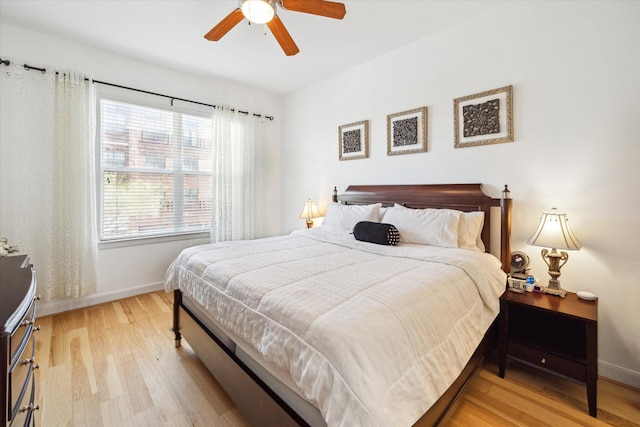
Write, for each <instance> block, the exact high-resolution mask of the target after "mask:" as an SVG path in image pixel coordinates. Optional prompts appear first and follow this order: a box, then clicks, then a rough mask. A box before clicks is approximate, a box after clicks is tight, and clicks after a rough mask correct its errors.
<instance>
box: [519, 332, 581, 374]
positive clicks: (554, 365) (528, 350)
mask: <svg viewBox="0 0 640 427" xmlns="http://www.w3.org/2000/svg"><path fill="white" fill-rule="evenodd" d="M508 346H509V349H508V350H507V353H508V354H509V356H511V357H515V358H516V359H520V360H523V361H525V362H528V363H531V364H533V365H536V366H539V367H541V368H545V369H549V370H551V371H554V372H558V373H560V374H562V375H566V376H567V377H570V378H573V379H576V380H578V381H582V382H585V381H586V380H587V367H586V365H585V364H583V363H580V362H576V361H573V360H570V359H567V358H563V357H560V356H557V355H555V354H553V353H549V352H548V351H544V350H540V349H537V348H535V347H531V346H527V345H523V344H520V343H518V342H516V341H509V343H508Z"/></svg>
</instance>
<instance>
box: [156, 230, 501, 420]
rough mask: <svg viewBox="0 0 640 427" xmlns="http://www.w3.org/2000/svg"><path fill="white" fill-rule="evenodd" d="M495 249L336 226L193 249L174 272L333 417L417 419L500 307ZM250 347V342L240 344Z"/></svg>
mask: <svg viewBox="0 0 640 427" xmlns="http://www.w3.org/2000/svg"><path fill="white" fill-rule="evenodd" d="M504 283H505V276H504V273H503V272H502V271H501V270H500V263H499V261H498V260H497V259H496V258H494V257H493V256H492V255H490V254H485V253H481V252H476V251H471V250H465V249H443V248H437V247H432V246H424V245H399V246H395V247H387V246H380V245H374V244H370V243H364V242H358V241H356V240H355V239H354V238H353V236H351V235H348V234H345V233H337V232H334V231H332V230H331V229H330V228H328V227H319V228H315V229H309V230H301V231H296V232H294V233H291V234H290V235H286V236H279V237H273V238H267V239H258V240H254V241H235V242H223V243H217V244H212V245H202V246H198V247H194V248H188V249H185V250H184V251H183V252H182V253H181V254H180V256H178V258H176V260H175V261H174V262H173V263H172V265H171V267H170V268H169V270H168V271H167V276H166V281H165V288H166V290H167V291H170V290H173V289H180V290H181V291H182V292H183V294H184V295H186V296H187V297H188V298H189V299H192V300H193V301H195V302H196V303H197V304H198V306H199V307H200V308H201V309H202V311H203V312H205V313H206V317H208V318H209V319H211V321H212V322H213V323H215V324H217V325H219V327H220V329H221V330H222V331H223V333H224V334H225V335H226V336H227V337H228V338H229V342H230V343H233V344H230V345H236V346H237V347H236V350H235V351H236V354H245V355H247V356H248V357H249V358H250V359H252V360H256V359H259V360H262V361H263V363H264V365H265V366H267V367H268V368H266V369H267V370H269V371H271V372H273V371H275V372H281V373H282V375H281V376H280V378H281V381H282V383H283V384H285V385H287V388H289V389H290V390H292V391H293V392H295V393H296V394H297V395H299V396H300V397H301V398H302V399H304V400H305V401H306V402H309V404H310V405H312V406H313V407H315V408H317V409H318V410H319V412H320V414H321V415H322V417H323V418H324V420H325V421H326V424H327V425H329V426H353V425H360V426H407V425H411V424H413V423H414V422H415V421H417V419H418V418H419V417H420V416H421V415H422V414H423V413H425V412H426V411H427V410H428V409H429V407H430V406H431V405H432V404H433V403H434V402H435V401H436V400H437V399H438V397H439V396H440V395H441V394H442V393H443V392H444V391H445V390H446V389H447V388H448V387H449V385H450V384H451V383H452V382H453V381H454V380H455V378H456V377H457V376H458V375H459V373H460V371H461V370H462V368H463V367H464V365H465V364H466V362H467V361H468V360H469V358H470V357H471V355H472V354H473V351H474V350H475V348H476V347H477V345H478V343H479V342H480V340H481V339H482V337H483V335H484V333H485V331H486V330H487V328H488V327H489V325H490V324H491V323H492V321H493V319H494V318H495V316H496V315H497V313H498V298H499V295H500V294H501V292H502V290H503V289H504ZM238 349H239V350H238Z"/></svg>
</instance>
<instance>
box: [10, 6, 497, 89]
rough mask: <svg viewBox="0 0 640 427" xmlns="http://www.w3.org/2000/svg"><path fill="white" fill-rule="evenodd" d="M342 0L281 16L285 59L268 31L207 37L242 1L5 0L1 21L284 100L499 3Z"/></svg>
mask: <svg viewBox="0 0 640 427" xmlns="http://www.w3.org/2000/svg"><path fill="white" fill-rule="evenodd" d="M343 3H345V5H346V9H347V14H346V16H345V18H344V19H343V20H334V19H329V18H323V17H318V16H314V15H309V14H304V13H299V12H291V11H286V10H279V12H278V15H279V16H280V18H281V19H282V21H283V23H284V24H285V26H286V27H287V29H288V30H289V33H290V34H291V36H292V37H293V39H294V40H295V42H296V44H297V45H298V47H299V48H300V53H298V54H297V55H295V56H292V57H287V56H285V54H284V53H283V52H282V50H281V49H280V46H279V45H278V43H277V42H276V41H275V39H274V38H273V36H272V35H271V33H270V32H269V31H268V29H266V27H265V26H262V25H251V26H250V25H248V24H247V21H243V22H241V23H240V24H238V25H237V26H236V27H235V28H233V29H232V30H231V31H230V32H229V33H227V35H226V36H225V37H223V38H222V40H221V41H219V42H210V41H207V40H205V39H204V34H205V33H206V32H207V31H209V30H210V29H211V28H212V27H213V26H214V25H216V24H217V23H218V22H219V21H220V20H221V19H222V18H224V17H225V16H226V15H228V14H229V13H230V12H231V11H232V10H233V9H235V8H236V7H237V6H238V1H237V0H197V1H190V0H177V1H174V0H164V1H152V0H90V1H88V0H84V1H79V0H39V1H27V0H0V22H2V23H7V24H9V25H14V26H18V27H22V28H26V29H29V30H32V31H36V32H40V33H43V34H47V35H51V36H55V37H59V38H63V39H68V40H72V41H75V42H78V43H82V44H85V45H89V46H93V47H97V48H100V49H104V50H107V51H111V52H114V53H117V54H120V55H125V56H129V57H134V58H137V59H140V60H143V61H147V62H151V63H154V64H159V65H162V66H165V67H169V68H173V69H176V70H180V71H184V72H187V73H190V74H195V75H198V76H204V77H215V78H220V77H222V78H226V79H231V80H234V81H238V82H242V83H245V84H250V85H252V86H255V87H260V88H263V89H265V90H267V91H269V92H272V93H274V94H277V95H285V94H288V93H290V92H292V91H295V90H297V89H300V88H302V87H305V86H307V85H309V84H311V83H313V82H315V81H318V80H322V79H324V78H327V77H329V76H331V75H334V74H337V73H340V72H341V71H344V70H346V69H348V68H351V67H353V66H355V65H358V64H361V63H363V62H366V61H368V60H371V59H373V58H376V57H378V56H380V55H383V54H385V53H387V52H390V51H392V50H394V49H396V48H398V47H400V46H403V45H406V44H408V43H410V42H412V41H414V40H418V39H420V38H422V37H424V36H427V35H429V34H433V33H435V32H437V31H439V30H441V29H443V28H445V27H447V26H450V25H453V24H455V23H457V22H460V21H462V20H465V19H467V18H469V17H471V16H473V15H477V14H480V13H483V12H486V11H487V10H489V9H491V8H493V7H495V6H496V5H497V4H499V3H500V1H474V0H471V1H455V0H444V1H436V0H409V1H400V0H396V1H369V0H350V1H349V0H347V1H344V2H343ZM265 31H266V35H265ZM0 47H1V41H0ZM1 54H2V52H0V55H1ZM34 60H35V59H34Z"/></svg>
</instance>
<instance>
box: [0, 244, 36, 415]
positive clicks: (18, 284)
mask: <svg viewBox="0 0 640 427" xmlns="http://www.w3.org/2000/svg"><path fill="white" fill-rule="evenodd" d="M37 299H38V297H37V296H36V274H35V271H34V270H33V267H32V265H31V263H30V260H29V257H28V256H27V255H18V256H8V257H0V326H1V327H2V329H1V330H0V346H1V347H2V350H1V351H0V365H1V369H2V391H1V392H0V393H1V395H2V403H3V404H2V410H3V412H4V425H5V426H11V427H18V426H20V427H22V426H33V425H35V416H34V411H36V410H38V409H39V407H38V405H37V404H36V403H35V402H34V396H35V379H34V370H35V369H38V365H37V364H36V363H35V350H36V345H35V337H34V336H33V332H35V331H36V330H38V329H39V328H38V327H37V326H35V325H34V321H35V318H36V300H37Z"/></svg>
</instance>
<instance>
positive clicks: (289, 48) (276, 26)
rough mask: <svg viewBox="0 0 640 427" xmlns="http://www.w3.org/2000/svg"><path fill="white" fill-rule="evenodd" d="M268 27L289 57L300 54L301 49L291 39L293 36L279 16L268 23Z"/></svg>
mask: <svg viewBox="0 0 640 427" xmlns="http://www.w3.org/2000/svg"><path fill="white" fill-rule="evenodd" d="M267 26H268V27H269V30H271V33H272V34H273V36H274V37H275V38H276V40H277V41H278V43H280V47H281V48H282V50H284V53H285V54H286V55H287V56H292V55H295V54H296V53H298V52H300V49H298V46H296V43H295V42H294V41H293V39H292V38H291V34H289V31H287V29H286V28H285V27H284V24H283V23H282V21H281V20H280V18H279V17H278V15H275V16H274V17H273V19H272V20H271V21H269V22H268V23H267Z"/></svg>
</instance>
